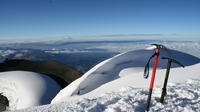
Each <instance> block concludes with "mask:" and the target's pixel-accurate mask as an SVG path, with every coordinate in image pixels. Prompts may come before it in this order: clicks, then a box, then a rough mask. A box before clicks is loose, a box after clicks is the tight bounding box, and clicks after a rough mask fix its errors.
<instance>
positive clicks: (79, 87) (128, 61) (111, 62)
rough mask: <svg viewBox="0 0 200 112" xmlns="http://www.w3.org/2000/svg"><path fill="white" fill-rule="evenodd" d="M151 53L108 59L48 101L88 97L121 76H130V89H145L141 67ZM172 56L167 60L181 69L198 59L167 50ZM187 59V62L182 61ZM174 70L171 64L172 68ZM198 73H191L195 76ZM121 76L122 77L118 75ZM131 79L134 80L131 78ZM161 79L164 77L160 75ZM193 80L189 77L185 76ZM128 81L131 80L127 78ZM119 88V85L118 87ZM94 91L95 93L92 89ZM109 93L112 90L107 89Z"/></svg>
mask: <svg viewBox="0 0 200 112" xmlns="http://www.w3.org/2000/svg"><path fill="white" fill-rule="evenodd" d="M153 52H154V51H153V50H134V51H129V52H126V53H122V54H119V55H117V56H114V57H112V58H110V59H107V60H105V61H103V62H101V63H100V64H98V65H96V66H95V67H93V68H92V69H91V70H89V71H88V72H86V73H85V74H84V75H83V76H82V77H81V78H79V79H77V80H76V81H74V82H72V83H71V84H70V85H68V86H67V87H66V88H64V89H63V90H61V91H60V92H59V93H58V94H57V95H56V97H55V98H54V99H53V100H52V103H56V102H60V101H63V99H66V98H68V97H71V96H74V95H84V94H86V93H90V92H92V91H94V90H95V91H97V90H98V88H99V87H101V86H104V85H105V84H106V83H108V82H113V81H115V80H118V79H121V77H122V76H124V75H128V74H130V75H131V76H130V79H134V80H131V81H127V82H129V83H130V82H133V83H132V86H133V87H136V88H139V87H140V88H141V87H143V88H144V87H146V85H148V84H147V83H145V84H144V83H143V82H148V81H149V80H148V81H146V80H145V79H144V78H143V70H144V66H145V64H146V62H147V60H148V58H149V57H150V56H151V55H152V54H153ZM171 52H172V54H173V56H171V57H172V58H173V59H177V60H178V61H180V62H181V63H183V64H184V65H185V66H189V65H193V64H196V63H199V62H200V59H199V58H196V57H194V56H191V55H188V54H186V53H182V52H179V51H175V50H171ZM163 56H167V57H169V55H168V54H166V53H165V52H161V54H160V57H163ZM186 59H187V60H186ZM159 60H160V61H159V67H160V69H161V68H165V67H166V60H162V59H159ZM173 66H174V67H175V64H174V65H173ZM127 69H131V70H130V71H131V72H128V73H126V72H124V73H123V71H124V70H127ZM164 71H165V70H162V71H161V74H163V73H165V72H164ZM178 71H180V73H176V72H175V73H176V74H182V71H183V73H184V74H188V71H189V70H188V69H185V70H183V69H182V68H178ZM197 71H198V69H197V70H196V71H194V72H192V73H196V72H197ZM122 73H123V74H122ZM133 75H134V77H132V76H133ZM163 75H164V74H163ZM163 75H162V76H161V75H160V77H159V78H158V80H159V82H161V81H162V79H161V78H162V77H163ZM189 76H193V75H189ZM131 77H132V78H131ZM175 77H176V78H175V81H179V82H180V81H185V80H186V79H187V78H186V77H187V75H186V76H185V77H182V75H178V76H177V75H175ZM159 84H161V83H156V85H159ZM122 85H123V83H122ZM96 88H97V89H96ZM111 89H112V90H113V89H115V88H111ZM105 90H108V89H100V91H99V92H100V93H103V92H106V91H105Z"/></svg>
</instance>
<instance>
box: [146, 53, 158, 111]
mask: <svg viewBox="0 0 200 112" xmlns="http://www.w3.org/2000/svg"><path fill="white" fill-rule="evenodd" d="M159 52H160V49H156V53H157V54H156V55H155V58H154V64H153V71H152V76H151V82H150V86H149V95H148V99H147V105H146V110H147V111H149V107H150V102H151V95H152V91H153V85H154V80H155V75H156V68H157V65H158V56H159Z"/></svg>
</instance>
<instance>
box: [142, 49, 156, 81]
mask: <svg viewBox="0 0 200 112" xmlns="http://www.w3.org/2000/svg"><path fill="white" fill-rule="evenodd" d="M156 55H158V53H157V52H155V53H154V54H153V55H152V56H151V57H150V58H149V60H148V62H147V64H146V65H145V69H144V78H145V79H147V78H148V77H149V63H150V61H151V59H152V58H153V57H155V56H156Z"/></svg>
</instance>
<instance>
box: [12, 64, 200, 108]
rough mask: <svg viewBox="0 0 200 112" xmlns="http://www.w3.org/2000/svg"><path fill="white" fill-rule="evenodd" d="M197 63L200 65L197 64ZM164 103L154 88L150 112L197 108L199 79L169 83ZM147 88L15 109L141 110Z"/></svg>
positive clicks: (123, 89)
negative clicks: (160, 101) (160, 100)
mask: <svg viewBox="0 0 200 112" xmlns="http://www.w3.org/2000/svg"><path fill="white" fill-rule="evenodd" d="M199 67H200V66H199ZM167 93H168V94H167V97H165V102H164V105H163V104H161V103H159V98H160V96H161V88H157V87H156V88H154V91H153V96H152V100H151V101H152V102H151V108H150V112H172V111H173V112H199V111H200V108H199V107H200V80H188V81H187V82H186V83H170V84H168V87H167ZM147 95H148V91H147V89H137V88H133V87H125V88H121V89H120V90H118V91H116V92H109V93H105V94H101V95H99V96H98V97H92V98H80V99H78V100H75V101H71V102H63V103H58V104H54V105H45V106H40V107H37V108H29V109H25V110H18V111H16V112H49V111H51V112H144V109H145V108H144V107H145V103H146V99H147Z"/></svg>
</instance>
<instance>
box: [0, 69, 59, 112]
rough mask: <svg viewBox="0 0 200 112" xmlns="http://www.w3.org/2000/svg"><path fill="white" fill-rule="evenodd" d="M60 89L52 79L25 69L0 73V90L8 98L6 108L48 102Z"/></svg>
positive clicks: (10, 108) (31, 105)
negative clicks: (7, 106)
mask: <svg viewBox="0 0 200 112" xmlns="http://www.w3.org/2000/svg"><path fill="white" fill-rule="evenodd" d="M60 89H61V88H60V87H59V85H58V84H57V83H56V82H55V81H54V80H52V79H51V78H49V77H48V76H46V75H43V74H38V73H33V72H25V71H12V72H1V73H0V91H1V92H2V93H3V95H4V96H6V97H7V98H8V100H9V109H8V110H16V109H22V108H28V107H33V106H38V105H43V104H49V103H50V101H51V100H52V98H53V97H54V96H55V95H56V94H57V93H58V92H59V90H60Z"/></svg>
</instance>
